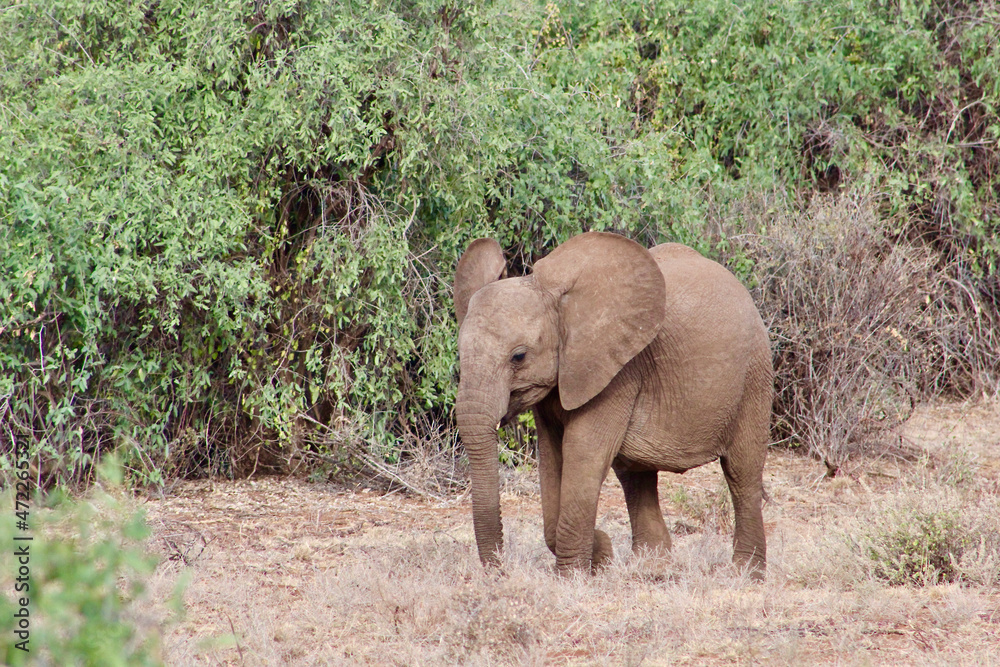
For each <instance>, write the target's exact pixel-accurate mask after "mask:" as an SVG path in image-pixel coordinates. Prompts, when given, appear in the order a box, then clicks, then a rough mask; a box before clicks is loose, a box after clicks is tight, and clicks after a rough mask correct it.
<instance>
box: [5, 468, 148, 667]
mask: <svg viewBox="0 0 1000 667" xmlns="http://www.w3.org/2000/svg"><path fill="white" fill-rule="evenodd" d="M118 476H119V478H120V472H119V473H118ZM2 499H3V507H5V508H10V507H12V506H13V494H12V493H10V492H9V491H8V492H7V493H4V494H3V497H2ZM49 504H50V505H51V507H50V508H48V509H42V508H40V507H35V508H34V509H33V511H32V513H31V514H32V518H33V521H32V524H31V532H30V534H31V535H32V537H33V538H34V539H33V540H32V541H31V542H17V543H15V542H14V540H13V536H14V535H15V534H17V535H22V536H23V535H24V534H25V533H23V532H21V531H16V530H15V526H14V523H15V522H14V516H13V512H4V514H3V516H2V517H0V541H2V543H3V544H4V545H6V547H5V548H4V550H3V555H2V556H0V568H2V570H0V571H2V573H3V575H4V576H6V575H10V574H11V573H13V572H16V571H17V565H16V564H15V559H14V557H13V549H12V548H7V547H10V545H14V544H28V545H29V548H30V563H29V566H30V575H29V579H28V582H27V583H28V590H27V592H22V593H19V594H15V595H25V596H27V597H28V598H29V600H30V605H29V608H28V609H29V613H30V630H29V631H30V641H29V644H28V648H29V652H27V653H25V652H24V651H22V650H20V649H18V648H16V647H15V643H16V642H18V641H20V640H19V639H18V638H16V636H15V635H14V625H13V623H14V621H15V620H16V619H14V616H13V614H14V612H15V610H16V608H15V606H14V602H15V601H16V600H17V598H15V599H14V600H11V599H9V598H8V596H7V595H6V593H5V594H4V595H3V596H0V659H2V661H3V663H4V664H5V665H22V664H54V665H155V664H160V659H159V657H158V656H159V640H158V637H159V632H158V630H155V629H153V628H150V627H140V626H139V625H138V624H137V619H136V618H135V617H134V615H133V614H132V602H133V601H134V600H136V599H137V598H138V597H139V596H141V595H142V593H143V590H144V587H143V583H142V580H143V578H144V577H147V576H149V574H150V573H152V571H153V568H154V567H155V565H156V559H155V558H151V557H150V556H148V555H146V553H145V551H144V549H143V544H142V542H143V540H145V539H146V537H148V535H149V529H148V528H147V526H146V523H145V519H144V517H143V516H142V514H141V513H138V512H130V511H128V510H126V508H125V507H123V506H122V505H121V504H120V503H119V502H118V501H116V500H115V499H114V498H113V497H112V496H110V495H108V494H107V493H105V492H103V491H102V490H100V489H98V488H95V489H93V490H92V491H91V493H90V496H89V497H88V498H85V499H81V500H79V501H74V500H70V499H67V498H65V497H62V496H59V495H58V494H56V495H55V496H53V497H51V498H50V503H49ZM7 583H9V584H10V585H9V586H7V585H5V586H4V588H5V589H6V590H7V591H12V590H13V589H14V586H13V583H12V582H7ZM151 629H153V630H154V631H153V632H150V630H151Z"/></svg>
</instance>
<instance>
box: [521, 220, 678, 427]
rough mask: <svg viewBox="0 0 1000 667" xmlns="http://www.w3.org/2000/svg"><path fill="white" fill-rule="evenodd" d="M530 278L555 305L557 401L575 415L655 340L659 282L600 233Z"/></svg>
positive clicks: (626, 246)
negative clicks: (556, 319)
mask: <svg viewBox="0 0 1000 667" xmlns="http://www.w3.org/2000/svg"><path fill="white" fill-rule="evenodd" d="M533 273H534V276H535V280H536V281H537V282H538V284H539V286H541V287H542V288H543V289H546V290H548V291H549V292H551V293H552V294H554V295H555V296H556V298H557V300H558V309H559V327H560V343H559V345H560V347H559V398H560V400H561V402H562V406H563V408H565V409H566V410H575V409H576V408H578V407H580V406H581V405H583V404H584V403H586V402H587V401H589V400H590V399H592V398H594V397H595V396H597V394H599V393H600V392H601V391H602V390H603V389H604V388H605V387H606V386H608V383H609V382H611V380H612V379H613V378H614V377H615V375H617V374H618V371H620V370H621V369H622V366H624V365H625V364H627V363H628V362H629V360H630V359H632V357H634V356H635V355H637V354H638V353H639V352H640V351H642V349H643V348H645V347H646V346H647V345H649V344H650V343H651V342H652V341H653V339H654V338H655V337H656V334H657V333H658V332H659V330H660V326H661V324H662V323H663V318H664V312H665V309H666V305H665V301H666V287H665V285H664V282H663V274H662V273H660V269H659V267H658V266H657V264H656V261H655V260H654V259H653V256H652V255H651V254H650V253H649V251H648V250H646V249H645V248H643V247H642V246H641V245H639V244H638V243H636V242H635V241H630V240H629V239H627V238H625V237H624V236H618V235H617V234H607V233H602V232H587V233H586V234H581V235H579V236H575V237H573V238H571V239H570V240H569V241H567V242H566V243H563V244H562V245H561V246H559V247H558V248H556V249H555V250H554V251H552V253H551V254H549V255H548V256H547V257H545V258H544V259H541V260H539V261H538V262H536V263H535V267H534V271H533Z"/></svg>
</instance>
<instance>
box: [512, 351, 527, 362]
mask: <svg viewBox="0 0 1000 667" xmlns="http://www.w3.org/2000/svg"><path fill="white" fill-rule="evenodd" d="M525 354H527V353H526V352H515V353H514V354H512V355H511V357H510V360H511V361H513V362H514V363H515V364H519V363H521V362H522V361H524V355H525Z"/></svg>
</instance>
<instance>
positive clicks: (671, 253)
mask: <svg viewBox="0 0 1000 667" xmlns="http://www.w3.org/2000/svg"><path fill="white" fill-rule="evenodd" d="M649 253H650V254H651V255H652V256H653V259H655V260H656V263H657V265H658V266H659V267H660V272H661V273H662V274H663V279H664V282H665V283H666V298H667V317H668V319H669V318H670V317H674V318H679V319H680V320H681V322H684V321H685V320H687V319H688V318H696V319H697V320H698V321H699V323H701V324H703V325H704V326H705V327H706V328H707V329H709V330H712V331H717V332H718V331H720V329H719V327H720V326H722V329H726V328H729V327H728V326H726V325H727V324H729V325H731V326H732V327H734V328H735V329H736V330H739V331H742V332H743V334H744V335H745V334H746V333H747V332H748V330H759V331H761V332H765V333H766V329H765V328H764V323H763V322H762V321H761V319H760V313H759V312H758V310H757V306H756V304H755V303H754V302H753V298H752V297H751V296H750V292H748V291H747V288H746V287H744V286H743V283H741V282H740V281H739V280H738V279H737V278H736V276H734V275H733V274H732V272H730V271H729V269H727V268H726V267H724V266H722V265H721V264H719V263H718V262H714V261H712V260H710V259H708V258H707V257H704V256H703V255H702V254H701V253H699V252H698V251H697V250H695V249H694V248H690V247H688V246H686V245H683V244H681V243H663V244H660V245H658V246H655V247H653V248H651V249H650V250H649ZM676 321H677V320H676V319H675V322H676ZM689 324H690V325H691V326H696V325H697V323H695V322H690V323H689Z"/></svg>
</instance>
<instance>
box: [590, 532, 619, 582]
mask: <svg viewBox="0 0 1000 667" xmlns="http://www.w3.org/2000/svg"><path fill="white" fill-rule="evenodd" d="M614 557H615V550H614V549H613V548H612V547H611V538H610V537H608V534H607V533H605V532H604V531H603V530H594V553H593V556H592V557H591V559H590V568H591V570H593V571H594V572H596V571H597V570H600V569H601V568H603V567H605V566H607V565H610V564H611V561H612V559H614Z"/></svg>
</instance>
